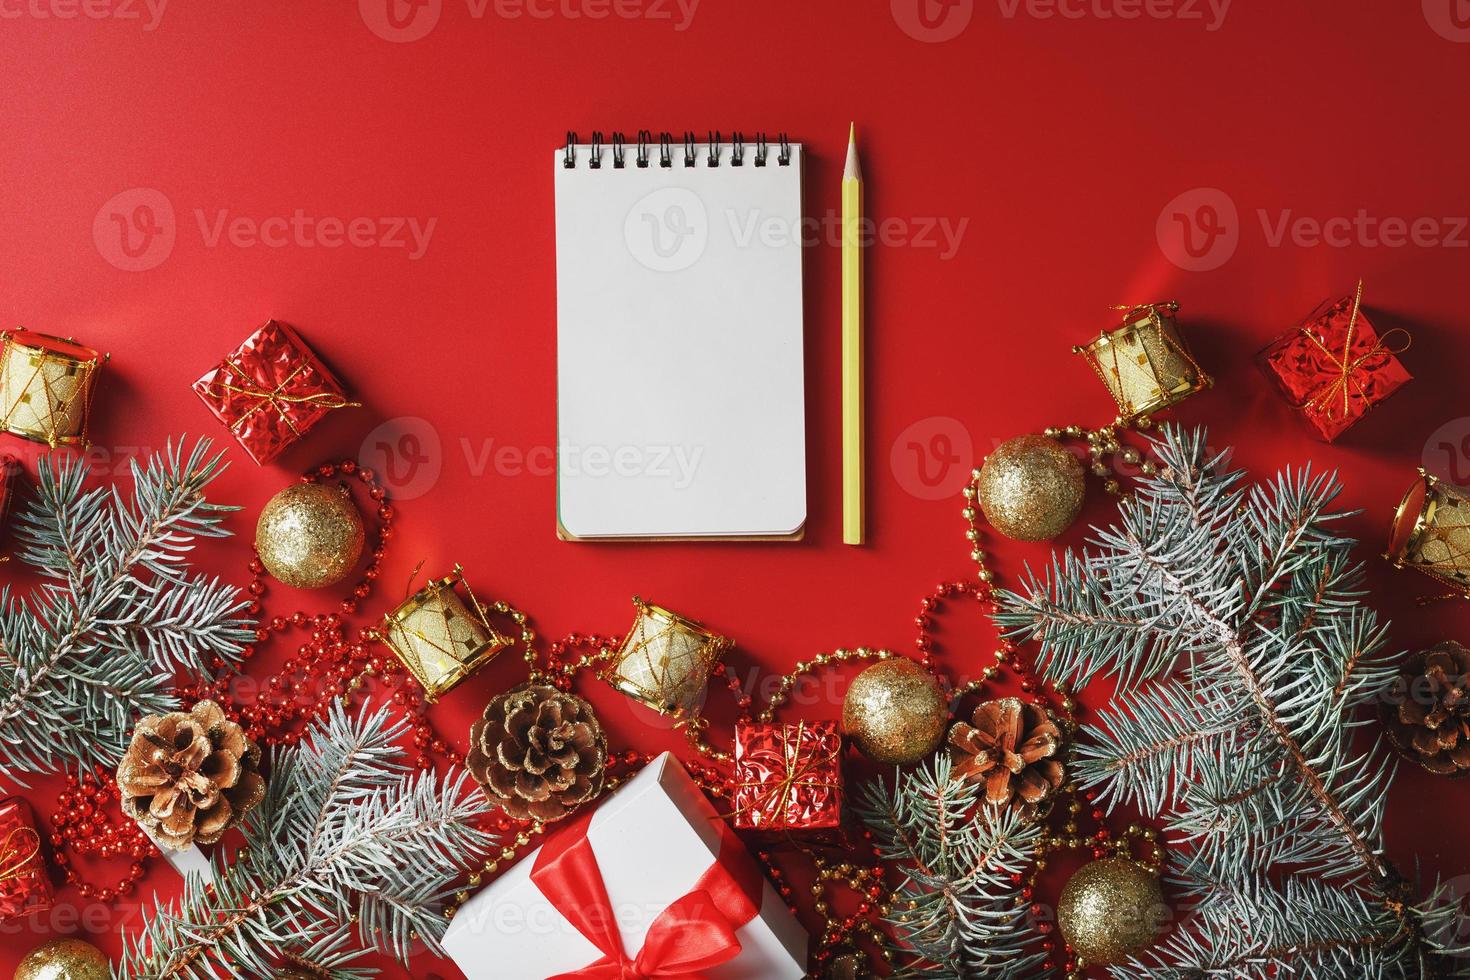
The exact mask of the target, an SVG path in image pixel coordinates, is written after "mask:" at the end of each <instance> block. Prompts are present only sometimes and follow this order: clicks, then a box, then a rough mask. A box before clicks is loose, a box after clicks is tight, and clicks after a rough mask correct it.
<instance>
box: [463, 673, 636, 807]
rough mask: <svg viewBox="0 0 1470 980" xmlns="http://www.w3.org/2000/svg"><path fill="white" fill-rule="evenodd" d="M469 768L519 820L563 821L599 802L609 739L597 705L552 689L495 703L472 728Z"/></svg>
mask: <svg viewBox="0 0 1470 980" xmlns="http://www.w3.org/2000/svg"><path fill="white" fill-rule="evenodd" d="M465 767H466V768H467V769H469V771H470V774H471V775H472V776H474V777H475V780H476V781H477V782H479V783H480V785H481V786H483V787H485V790H486V791H487V792H488V793H489V794H490V796H491V798H492V799H493V800H494V801H495V802H496V803H498V804H500V807H501V809H503V810H504V811H505V812H506V813H507V814H508V815H509V816H511V817H514V818H515V819H517V820H541V821H545V822H550V821H553V820H560V819H561V818H563V817H565V816H567V815H568V814H570V813H571V812H572V811H573V810H575V809H576V808H577V807H578V806H579V805H581V804H582V803H585V802H587V801H588V800H590V799H593V798H594V797H596V796H597V794H598V793H599V792H601V790H602V781H603V776H604V774H605V771H606V769H607V736H606V735H604V734H603V731H602V725H601V723H600V722H598V720H597V716H596V715H595V714H594V713H593V711H592V705H590V704H588V703H587V702H586V701H584V700H582V699H581V698H579V697H577V696H576V695H575V694H568V693H566V692H564V691H558V690H557V689H556V688H554V687H552V686H550V685H548V684H526V685H523V686H521V687H518V688H516V689H514V690H512V691H508V692H506V693H505V694H501V695H499V696H497V697H495V698H493V699H491V701H490V703H489V704H488V705H487V706H486V707H485V714H484V717H482V718H481V719H480V720H478V721H476V722H475V723H474V724H473V725H472V726H471V727H470V751H469V753H468V754H467V755H466V756H465Z"/></svg>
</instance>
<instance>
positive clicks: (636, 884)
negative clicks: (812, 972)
mask: <svg viewBox="0 0 1470 980" xmlns="http://www.w3.org/2000/svg"><path fill="white" fill-rule="evenodd" d="M557 830H558V829H557V828H556V827H553V828H551V831H550V833H551V834H553V835H555V834H556V833H557ZM586 841H587V843H588V844H590V846H591V851H592V854H593V855H595V857H596V864H597V867H598V868H599V869H600V871H601V876H602V880H603V882H604V884H605V885H606V890H607V898H608V909H609V910H610V911H611V913H612V917H613V919H614V921H615V923H616V928H617V932H618V934H619V935H620V936H621V937H622V945H623V949H624V950H625V951H626V955H627V956H628V958H629V959H633V958H635V957H637V956H638V954H639V952H640V951H641V950H642V949H643V946H644V940H645V938H646V937H647V936H648V934H649V930H650V927H652V926H653V925H654V922H655V920H656V919H658V918H659V916H660V915H662V914H664V913H665V910H666V909H669V907H670V906H671V905H673V904H674V903H676V902H679V901H680V900H681V899H684V898H686V896H690V894H691V892H693V891H696V885H697V883H699V882H700V881H701V880H702V877H703V876H704V875H705V874H706V872H709V871H710V869H711V866H712V865H714V864H715V863H716V858H717V857H718V856H719V854H720V852H721V847H722V844H723V846H727V847H738V848H740V850H741V853H739V854H735V855H734V857H735V858H739V859H741V860H744V861H754V858H753V857H751V855H750V854H749V853H748V852H745V851H744V846H743V845H741V844H740V843H739V841H738V839H736V838H735V837H734V836H733V834H730V833H729V832H728V829H727V828H725V826H724V822H723V821H722V820H721V818H720V817H719V815H718V814H717V813H716V812H715V809H714V807H713V806H711V805H710V802H709V800H707V799H706V798H705V796H704V793H703V792H701V791H700V789H699V787H698V786H697V785H695V783H694V780H693V779H691V778H690V777H689V774H688V773H687V772H686V771H685V770H684V767H683V766H682V765H680V764H679V761H678V760H677V759H675V758H674V757H673V756H672V755H670V754H668V753H664V754H663V755H661V756H659V757H658V758H657V759H654V760H653V761H652V762H651V763H649V764H648V766H647V767H646V768H645V769H644V770H643V771H642V772H640V773H639V774H638V775H637V776H635V777H633V778H632V779H631V780H629V781H628V782H627V783H626V784H624V785H623V786H622V787H620V788H619V789H618V790H617V791H616V792H614V793H613V794H612V795H611V796H609V797H608V798H607V799H606V800H604V801H603V802H602V803H601V805H599V806H598V807H597V809H596V810H595V811H594V812H593V814H592V817H591V823H590V827H589V829H588V831H587V834H586ZM543 847H544V845H543ZM553 850H555V849H553ZM541 856H542V848H538V849H537V850H536V851H533V852H531V853H530V854H528V855H527V856H526V857H525V858H524V859H522V860H521V861H519V862H517V863H516V864H515V865H514V866H513V867H512V868H510V869H509V870H508V871H506V872H505V873H504V874H503V875H501V876H500V877H499V878H498V879H496V880H495V881H494V882H492V883H491V884H489V885H487V886H486V887H485V888H484V889H483V890H481V891H480V892H479V894H477V895H475V896H474V898H472V899H470V900H469V901H468V902H466V903H465V904H464V905H463V906H462V907H461V908H460V910H459V911H458V912H457V913H456V914H455V916H454V919H453V921H452V922H450V924H449V930H448V932H447V933H446V934H445V936H444V949H445V950H446V951H447V952H448V953H449V956H450V958H451V959H453V960H454V963H455V965H456V966H458V967H459V968H460V969H461V970H463V971H464V974H465V976H466V977H468V978H469V980H545V978H547V977H554V976H557V975H559V974H563V973H573V972H576V971H578V970H584V969H587V968H589V967H591V966H592V965H593V964H595V963H597V962H598V961H599V960H601V959H603V957H604V953H605V952H606V951H605V950H603V949H599V948H598V946H596V945H594V943H593V941H592V940H590V939H588V938H587V937H586V936H585V935H584V934H583V933H582V932H581V931H579V930H578V928H577V927H576V926H574V925H573V924H572V923H571V922H570V921H568V919H567V917H566V915H564V914H563V913H562V911H561V910H560V909H558V908H557V906H556V905H554V904H553V903H552V902H551V900H549V899H548V898H547V897H546V895H545V894H543V893H542V891H541V889H540V888H538V887H537V885H536V883H535V882H534V881H533V880H532V877H531V875H532V871H533V869H534V868H535V867H537V858H538V857H541ZM727 857H728V856H727ZM758 887H759V889H760V909H759V914H757V915H755V916H754V918H751V919H750V920H749V921H747V922H744V923H743V924H740V923H731V925H733V926H735V938H736V939H737V940H738V941H739V944H740V951H739V952H738V953H737V954H736V955H735V956H734V958H733V959H728V960H726V961H725V962H723V963H720V964H719V965H717V966H712V967H709V968H707V969H704V970H701V971H699V972H700V973H701V974H702V975H703V976H705V977H707V978H708V980H801V978H802V977H804V976H805V975H806V947H807V937H806V933H805V932H804V931H803V929H802V928H801V925H800V924H799V923H798V922H797V921H796V919H795V918H794V917H793V916H792V915H791V911H790V910H789V909H788V908H787V907H786V904H785V903H784V902H783V901H782V900H781V897H780V896H779V895H777V894H776V890H775V889H774V888H773V887H771V884H770V882H768V881H766V880H765V879H764V878H763V877H761V878H760V879H759V882H758ZM716 914H718V913H716ZM686 945H687V943H686ZM613 975H616V973H614V974H613Z"/></svg>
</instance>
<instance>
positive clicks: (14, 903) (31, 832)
mask: <svg viewBox="0 0 1470 980" xmlns="http://www.w3.org/2000/svg"><path fill="white" fill-rule="evenodd" d="M51 905H52V892H51V879H50V878H48V877H47V876H46V862H45V859H43V858H42V857H41V835H40V834H38V833H36V822H35V820H34V819H33V818H32V816H31V808H30V807H29V806H28V805H27V804H26V801H25V800H23V799H21V798H20V797H18V796H10V797H7V798H5V799H3V800H0V922H3V921H5V920H7V919H13V918H15V917H16V916H19V915H29V914H30V913H32V912H44V911H45V910H46V909H49V908H50V907H51Z"/></svg>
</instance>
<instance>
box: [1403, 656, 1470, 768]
mask: <svg viewBox="0 0 1470 980" xmlns="http://www.w3.org/2000/svg"><path fill="white" fill-rule="evenodd" d="M1383 715H1384V719H1383V721H1384V726H1385V728H1386V731H1387V734H1388V741H1389V743H1390V744H1392V745H1393V747H1394V748H1396V749H1398V750H1399V752H1401V753H1403V755H1404V756H1406V757H1407V758H1409V759H1410V760H1412V761H1414V762H1417V763H1419V765H1421V766H1423V767H1424V768H1425V769H1428V770H1429V771H1430V772H1432V773H1436V774H1438V775H1441V776H1460V775H1464V774H1465V773H1466V772H1467V771H1470V650H1467V649H1465V648H1464V647H1462V646H1461V645H1460V644H1458V643H1454V642H1449V643H1441V644H1439V645H1438V646H1434V647H1430V648H1429V649H1428V650H1425V651H1423V652H1422V653H1418V654H1415V655H1414V656H1412V657H1410V658H1409V659H1408V661H1406V662H1405V663H1404V666H1403V667H1402V668H1401V669H1400V671H1399V676H1398V677H1396V678H1394V681H1393V684H1392V686H1391V687H1390V689H1389V697H1388V699H1387V700H1386V701H1385V703H1384V708H1383Z"/></svg>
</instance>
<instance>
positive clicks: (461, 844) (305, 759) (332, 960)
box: [117, 704, 493, 980]
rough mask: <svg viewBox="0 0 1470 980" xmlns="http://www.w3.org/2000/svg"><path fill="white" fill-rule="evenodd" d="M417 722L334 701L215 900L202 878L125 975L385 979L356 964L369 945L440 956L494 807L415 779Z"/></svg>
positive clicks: (149, 935) (143, 940)
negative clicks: (291, 968)
mask: <svg viewBox="0 0 1470 980" xmlns="http://www.w3.org/2000/svg"><path fill="white" fill-rule="evenodd" d="M406 725H407V723H406V722H405V721H404V720H402V719H391V720H390V716H389V713H388V710H387V709H386V708H385V709H380V710H378V711H377V712H375V713H369V712H368V710H367V708H366V707H364V708H363V709H362V710H361V711H360V712H359V713H358V714H357V715H356V716H351V715H348V714H347V712H346V710H345V709H343V708H342V707H341V705H340V704H335V705H334V706H333V708H332V710H331V712H330V713H329V714H328V715H327V716H326V717H325V718H323V719H321V720H319V721H317V722H316V723H315V724H314V725H313V726H312V727H311V728H310V729H308V732H307V735H306V737H305V738H304V739H303V740H302V741H301V742H300V743H299V744H298V745H296V746H294V747H292V748H289V749H283V750H280V751H279V754H278V755H276V756H275V759H274V764H273V766H272V768H271V770H270V777H269V786H268V788H267V791H266V797H265V799H264V801H262V803H261V805H260V806H259V807H258V808H257V809H256V810H254V811H253V812H252V813H251V814H250V816H248V817H247V818H246V820H245V823H244V825H243V831H244V835H245V848H244V849H243V850H242V851H241V852H240V854H241V856H240V857H238V858H237V859H236V861H235V863H234V864H233V865H232V866H231V865H226V864H225V863H224V861H223V859H222V858H220V857H218V856H217V857H216V858H215V861H214V877H215V885H214V888H213V889H212V890H210V889H206V888H205V886H204V883H203V881H202V880H201V879H200V878H199V877H197V876H191V878H190V880H189V881H188V882H187V884H186V886H185V891H184V895H183V896H182V897H181V898H180V899H179V900H178V901H177V902H176V903H174V904H170V905H168V906H163V907H160V908H159V909H158V910H157V911H156V913H155V914H154V915H152V916H151V917H150V918H148V920H147V921H146V923H145V925H144V927H143V929H142V930H141V932H140V933H139V934H138V935H137V936H135V937H133V938H131V939H130V940H129V941H128V943H127V949H126V950H125V951H124V955H123V956H122V958H121V960H120V961H119V963H118V966H117V975H118V976H119V977H126V978H128V980H165V978H170V980H171V978H178V980H206V978H209V980H213V978H219V977H240V978H251V980H254V978H260V977H270V976H274V975H275V973H276V971H277V970H278V969H279V968H280V965H281V962H282V958H283V957H285V956H291V957H294V958H296V959H297V960H298V961H301V962H305V963H309V964H310V965H312V966H314V967H316V968H318V969H320V970H322V971H323V972H325V973H326V974H327V975H328V976H329V977H331V978H332V980H352V978H358V977H366V976H370V975H372V974H373V973H374V972H375V971H373V970H371V969H368V968H365V967H355V966H353V963H354V962H355V961H356V960H357V958H358V957H359V956H361V955H362V947H375V948H377V949H380V950H382V951H384V952H387V953H391V954H392V955H394V956H396V957H397V958H398V959H399V960H400V961H402V962H403V963H404V964H405V965H407V962H408V957H409V954H410V952H411V950H412V946H413V942H414V939H415V938H419V939H422V941H423V942H424V943H425V945H426V946H427V947H428V948H429V949H430V950H432V951H434V952H441V950H440V947H439V939H440V938H441V937H442V936H443V933H444V927H445V924H446V922H445V918H444V914H443V906H444V901H445V899H446V897H447V896H448V895H450V894H451V893H452V892H453V890H454V882H455V879H456V877H457V876H458V875H459V874H460V872H461V871H462V870H463V869H464V868H466V867H469V866H471V865H473V864H474V863H475V862H476V861H477V860H478V859H480V858H482V857H483V856H484V854H485V853H486V852H487V850H488V848H489V847H490V845H491V844H492V843H493V842H492V841H491V839H490V838H489V837H488V836H487V835H485V834H484V833H483V832H481V831H480V830H479V829H478V825H479V824H480V822H481V820H482V819H483V817H484V816H485V815H486V814H487V813H488V812H489V809H490V804H489V802H488V801H487V800H486V798H485V794H484V793H482V792H480V791H479V789H478V787H475V786H474V785H473V784H471V783H468V782H467V780H466V776H465V774H464V772H462V771H460V772H457V773H455V774H453V775H452V776H449V777H446V779H445V781H444V782H443V783H442V784H441V783H440V781H439V780H438V779H437V778H436V777H435V775H434V774H433V773H418V774H415V773H414V771H413V769H412V767H411V766H410V765H408V763H407V757H406V754H405V752H404V751H403V749H402V748H401V747H400V745H401V742H402V739H403V735H404V733H405V731H406ZM246 855H248V857H247V856H246ZM354 927H355V928H354ZM354 932H355V933H356V936H355V941H354V935H353V933H354ZM441 955H442V952H441Z"/></svg>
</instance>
